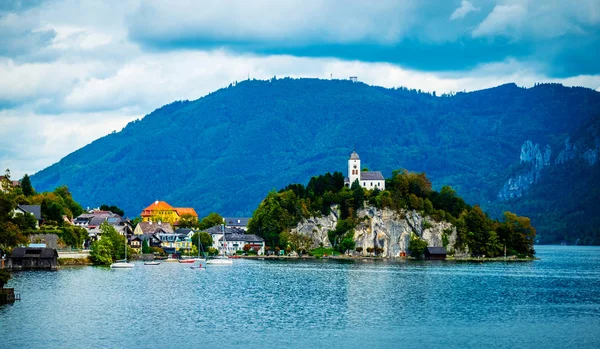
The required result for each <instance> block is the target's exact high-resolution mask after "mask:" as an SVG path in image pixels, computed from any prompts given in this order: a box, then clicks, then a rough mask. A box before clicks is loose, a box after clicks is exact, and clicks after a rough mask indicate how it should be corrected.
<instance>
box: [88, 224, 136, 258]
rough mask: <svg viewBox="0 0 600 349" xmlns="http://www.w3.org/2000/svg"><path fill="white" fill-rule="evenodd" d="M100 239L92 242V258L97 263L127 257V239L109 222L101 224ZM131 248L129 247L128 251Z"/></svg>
mask: <svg viewBox="0 0 600 349" xmlns="http://www.w3.org/2000/svg"><path fill="white" fill-rule="evenodd" d="M100 232H101V233H102V235H101V238H100V240H98V241H95V242H94V243H92V246H91V248H90V250H91V251H90V258H91V259H92V262H93V263H94V264H97V265H108V264H110V263H112V262H114V261H115V260H117V259H123V258H125V243H126V239H125V237H124V236H122V235H120V234H119V233H118V232H117V231H116V229H115V228H114V227H113V226H112V225H110V224H109V223H108V222H106V221H105V222H102V224H101V225H100ZM130 250H131V249H129V248H128V253H131V252H129V251H130Z"/></svg>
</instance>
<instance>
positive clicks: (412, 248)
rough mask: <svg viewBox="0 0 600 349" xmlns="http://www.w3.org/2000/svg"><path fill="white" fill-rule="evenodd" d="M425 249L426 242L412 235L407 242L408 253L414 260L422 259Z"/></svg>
mask: <svg viewBox="0 0 600 349" xmlns="http://www.w3.org/2000/svg"><path fill="white" fill-rule="evenodd" d="M426 249H427V241H425V240H423V239H421V238H419V237H418V236H416V235H414V234H413V235H412V236H411V238H410V241H409V242H408V252H409V253H410V255H411V256H413V257H414V258H422V257H423V254H424V253H425V250H426Z"/></svg>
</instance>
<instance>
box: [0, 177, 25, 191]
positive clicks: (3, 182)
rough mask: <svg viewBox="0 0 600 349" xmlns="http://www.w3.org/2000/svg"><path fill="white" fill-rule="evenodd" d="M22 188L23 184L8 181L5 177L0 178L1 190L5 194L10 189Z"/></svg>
mask: <svg viewBox="0 0 600 349" xmlns="http://www.w3.org/2000/svg"><path fill="white" fill-rule="evenodd" d="M20 186H21V182H19V181H12V180H10V179H8V180H7V179H6V177H5V176H0V190H1V191H3V192H5V193H6V192H7V191H8V190H9V189H10V188H16V187H20Z"/></svg>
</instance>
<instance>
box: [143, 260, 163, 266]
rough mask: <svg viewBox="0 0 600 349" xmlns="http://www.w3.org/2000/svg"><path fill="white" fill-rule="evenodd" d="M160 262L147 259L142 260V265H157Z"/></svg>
mask: <svg viewBox="0 0 600 349" xmlns="http://www.w3.org/2000/svg"><path fill="white" fill-rule="evenodd" d="M159 264H160V262H156V261H149V262H144V265H159Z"/></svg>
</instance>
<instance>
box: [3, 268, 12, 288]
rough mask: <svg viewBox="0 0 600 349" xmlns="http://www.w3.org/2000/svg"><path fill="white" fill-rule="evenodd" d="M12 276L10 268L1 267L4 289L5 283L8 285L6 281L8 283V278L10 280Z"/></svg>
mask: <svg viewBox="0 0 600 349" xmlns="http://www.w3.org/2000/svg"><path fill="white" fill-rule="evenodd" d="M11 278H12V277H11V275H10V272H9V271H8V270H4V269H0V289H3V288H4V285H6V283H8V280H10V279H11Z"/></svg>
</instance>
